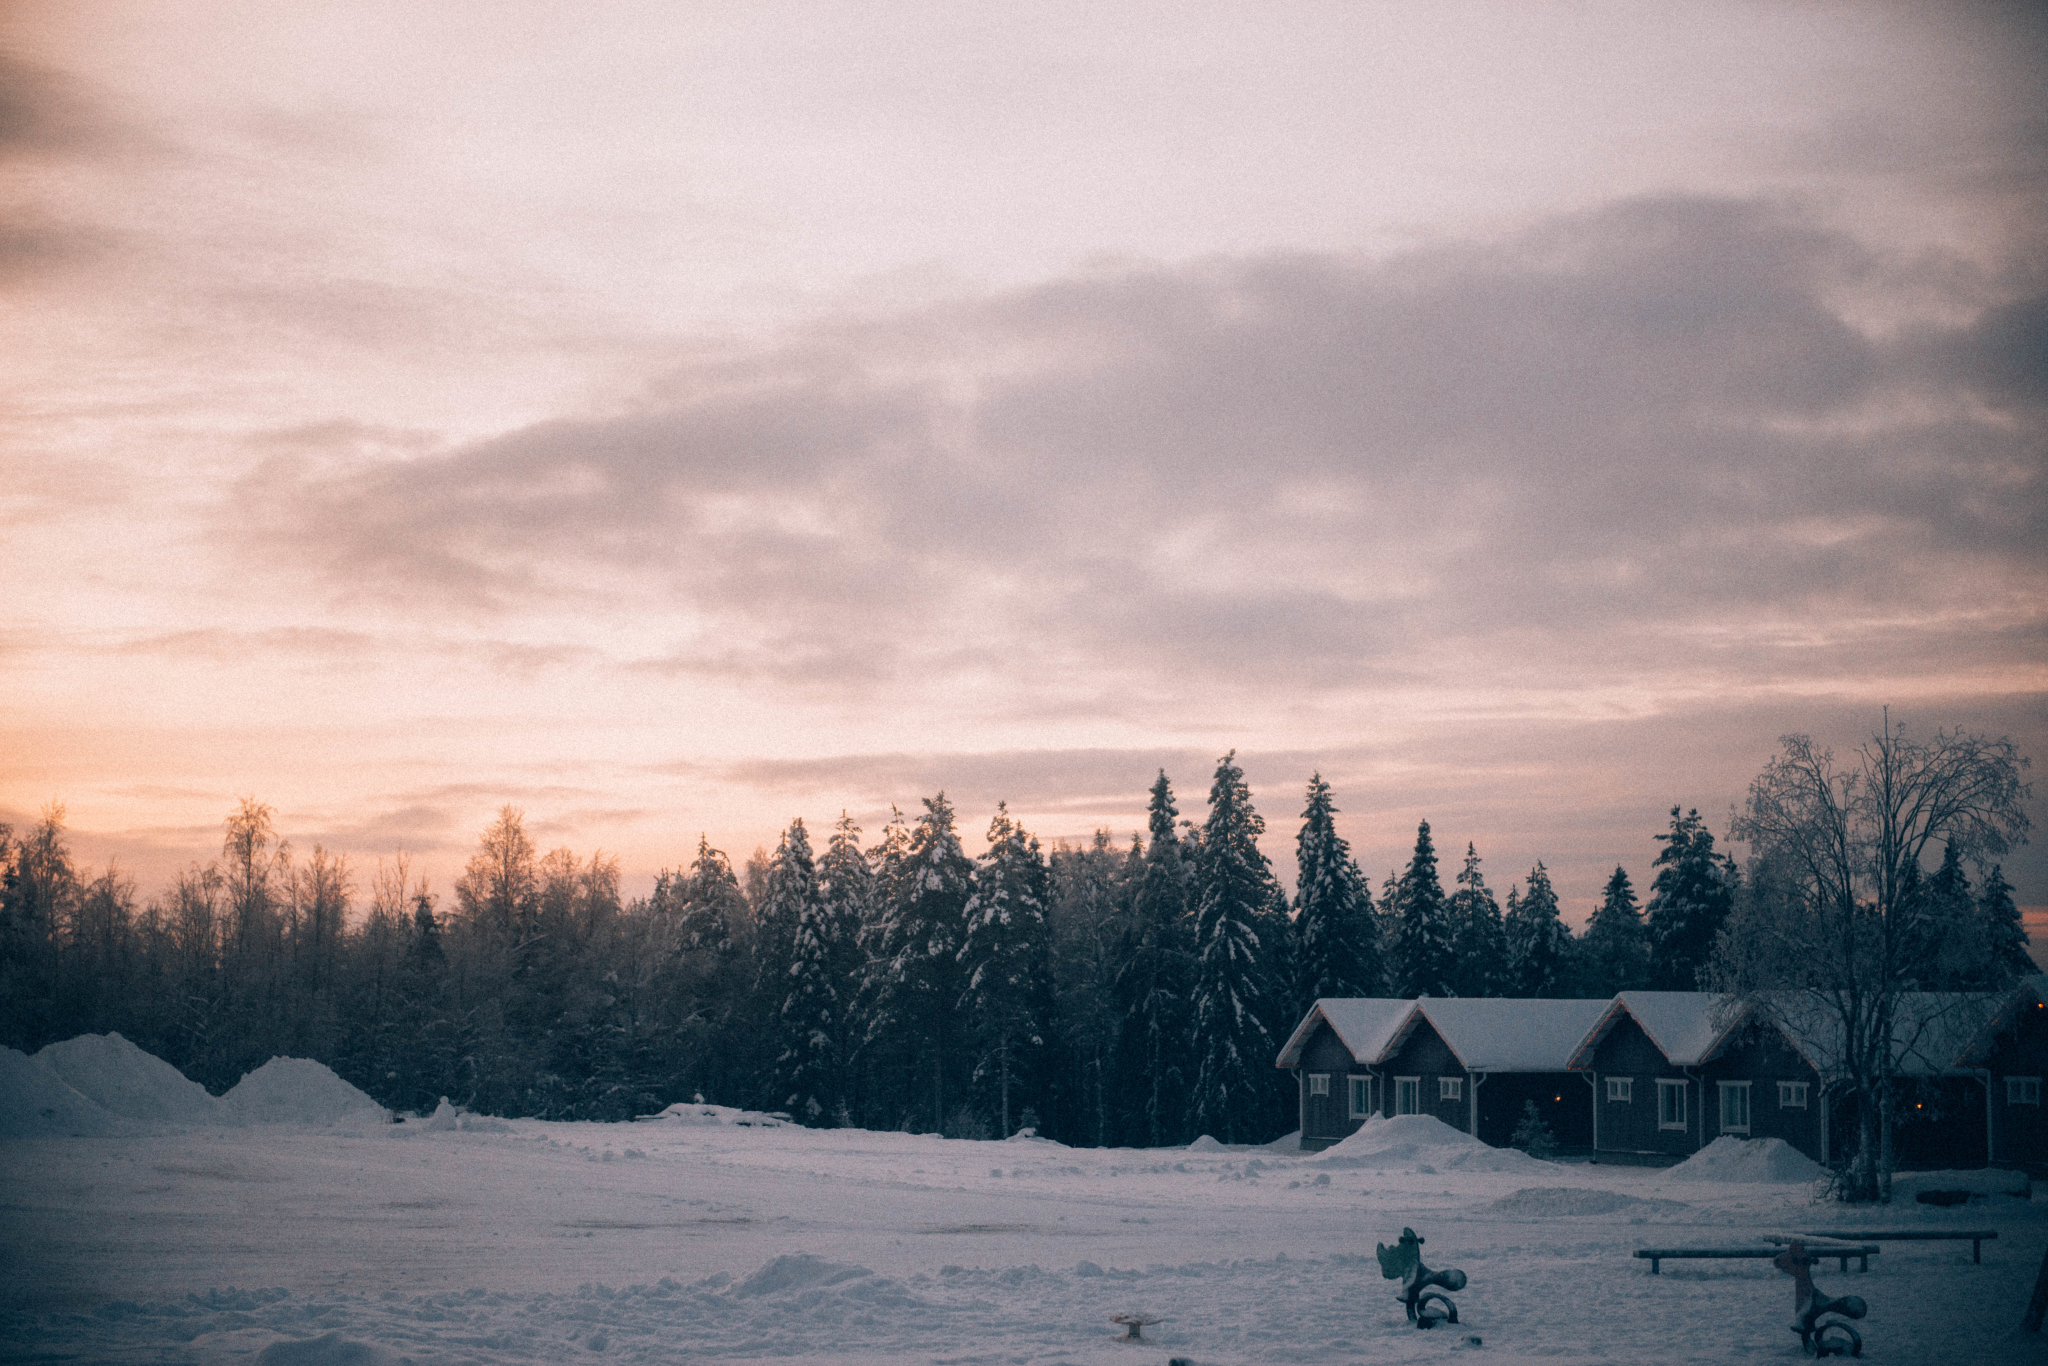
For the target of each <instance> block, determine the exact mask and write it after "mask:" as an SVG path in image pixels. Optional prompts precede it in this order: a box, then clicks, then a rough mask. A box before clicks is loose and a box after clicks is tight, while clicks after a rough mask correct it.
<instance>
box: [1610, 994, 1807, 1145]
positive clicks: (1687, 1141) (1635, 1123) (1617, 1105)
mask: <svg viewBox="0 0 2048 1366" xmlns="http://www.w3.org/2000/svg"><path fill="white" fill-rule="evenodd" d="M1609 1077H1627V1078H1629V1079H1630V1081H1631V1083H1632V1088H1631V1090H1632V1095H1631V1098H1630V1099H1628V1100H1625V1101H1613V1100H1609V1099H1607V1079H1608V1078H1609ZM1660 1079H1676V1080H1680V1081H1683V1082H1684V1083H1685V1128H1683V1129H1665V1128H1661V1127H1659V1125H1658V1122H1657V1082H1658V1081H1659V1080H1660ZM1593 1081H1594V1085H1595V1088H1596V1089H1595V1091H1594V1093H1593V1104H1594V1105H1595V1106H1597V1107H1598V1108H1599V1120H1598V1123H1597V1125H1596V1131H1597V1133H1598V1137H1599V1144H1598V1149H1597V1150H1598V1151H1599V1152H1603V1153H1607V1152H1612V1153H1631V1154H1658V1155H1666V1156H1671V1157H1688V1156H1690V1155H1692V1154H1693V1153H1695V1152H1698V1151H1699V1149H1700V1146H1701V1142H1700V1088H1699V1086H1698V1084H1697V1083H1696V1082H1694V1081H1692V1080H1690V1079H1688V1078H1687V1077H1686V1076H1685V1073H1684V1072H1682V1071H1680V1070H1679V1069H1678V1068H1676V1067H1673V1066H1672V1065H1671V1062H1670V1060H1669V1059H1667V1058H1666V1057H1665V1056H1664V1053H1663V1050H1662V1049H1660V1048H1658V1047H1657V1045H1656V1044H1654V1043H1652V1042H1650V1036H1649V1035H1647V1034H1645V1033H1644V1032H1643V1027H1642V1026H1641V1025H1639V1024H1637V1023H1636V1022H1635V1020H1634V1019H1633V1018H1632V1017H1630V1016H1626V1015H1624V1016H1623V1017H1622V1018H1621V1020H1620V1021H1619V1022H1618V1023H1616V1024H1615V1026H1614V1028H1612V1029H1610V1030H1609V1031H1607V1037H1606V1038H1604V1039H1602V1040H1601V1041H1600V1046H1599V1047H1598V1048H1596V1049H1594V1050H1593ZM1582 1084H1583V1083H1582ZM1816 1103H1817V1102H1816Z"/></svg>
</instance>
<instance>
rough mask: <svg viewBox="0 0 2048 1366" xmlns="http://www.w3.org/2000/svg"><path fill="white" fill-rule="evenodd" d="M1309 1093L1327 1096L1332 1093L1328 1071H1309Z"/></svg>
mask: <svg viewBox="0 0 2048 1366" xmlns="http://www.w3.org/2000/svg"><path fill="white" fill-rule="evenodd" d="M1308 1093H1309V1094H1310V1095H1312V1096H1327V1095H1329V1094H1330V1074H1329V1073H1328V1072H1311V1073H1309V1074H1308ZM1283 1094H1284V1093H1283Z"/></svg>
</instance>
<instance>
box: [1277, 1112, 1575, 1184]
mask: <svg viewBox="0 0 2048 1366" xmlns="http://www.w3.org/2000/svg"><path fill="white" fill-rule="evenodd" d="M1309 1160H1310V1161H1311V1162H1314V1163H1316V1164H1318V1165H1320V1166H1325V1167H1364V1168H1370V1169H1372V1170H1374V1171H1415V1172H1423V1173H1434V1172H1440V1171H1466V1172H1512V1171H1529V1172H1536V1171H1548V1170H1550V1169H1551V1164H1550V1163H1548V1162H1539V1161H1537V1160H1536V1159H1535V1158H1533V1157H1530V1156H1529V1155H1528V1154H1527V1153H1523V1152H1518V1151H1516V1150H1515V1149H1513V1148H1492V1147H1488V1146H1487V1145H1486V1144H1484V1143H1481V1142H1480V1141H1479V1140H1478V1139H1476V1138H1474V1137H1472V1135H1470V1134H1468V1133H1465V1132H1463V1131H1462V1130H1459V1129H1453V1128H1452V1127H1451V1126H1450V1125H1448V1124H1446V1123H1444V1122H1443V1121H1442V1120H1440V1119H1438V1118H1437V1117H1436V1116H1435V1115H1396V1116H1394V1117H1393V1118H1391V1119H1389V1118H1387V1117H1385V1116H1382V1115H1375V1116H1373V1117H1372V1118H1371V1119H1368V1120H1367V1121H1366V1122H1365V1123H1364V1124H1363V1125H1361V1126H1360V1128H1359V1130H1358V1132H1357V1133H1355V1134H1353V1135H1351V1137H1349V1138H1347V1139H1345V1140H1344V1141H1343V1142H1342V1143H1339V1144H1337V1145H1336V1146H1335V1147H1332V1148H1326V1149H1324V1150H1323V1152H1322V1153H1321V1154H1320V1155H1319V1156H1316V1157H1313V1158H1310V1159H1309Z"/></svg>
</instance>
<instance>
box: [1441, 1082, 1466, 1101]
mask: <svg viewBox="0 0 2048 1366" xmlns="http://www.w3.org/2000/svg"><path fill="white" fill-rule="evenodd" d="M1436 1098H1437V1099H1438V1100H1463V1099H1464V1098H1465V1079H1464V1078H1463V1077H1438V1078H1437V1079H1436Z"/></svg>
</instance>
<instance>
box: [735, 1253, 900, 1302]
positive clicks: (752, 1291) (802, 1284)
mask: <svg viewBox="0 0 2048 1366" xmlns="http://www.w3.org/2000/svg"><path fill="white" fill-rule="evenodd" d="M874 1274H875V1273H874V1272H872V1271H870V1270H868V1269H867V1268H866V1267H864V1266H854V1265H851V1264H850V1263H847V1262H834V1261H828V1260H827V1259H825V1258H823V1257H819V1256H814V1255H813V1254H811V1253H809V1252H791V1253H787V1254H785V1255H783V1256H780V1257H777V1258H775V1259H774V1260H773V1261H771V1262H769V1263H768V1264H767V1265H766V1266H764V1267H762V1268H761V1269H760V1270H759V1271H756V1272H755V1273H754V1274H753V1275H751V1276H749V1277H747V1278H746V1279H745V1280H743V1281H741V1282H740V1283H739V1284H738V1285H735V1286H734V1287H733V1288H732V1293H733V1294H734V1295H735V1296H737V1297H738V1298H740V1299H752V1298H753V1297H754V1296H756V1295H780V1294H784V1293H786V1292H788V1291H791V1290H805V1289H808V1288H809V1287H811V1286H814V1285H838V1284H839V1283H840V1282H842V1281H851V1280H856V1279H858V1278H860V1277H862V1276H872V1275H874Z"/></svg>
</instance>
